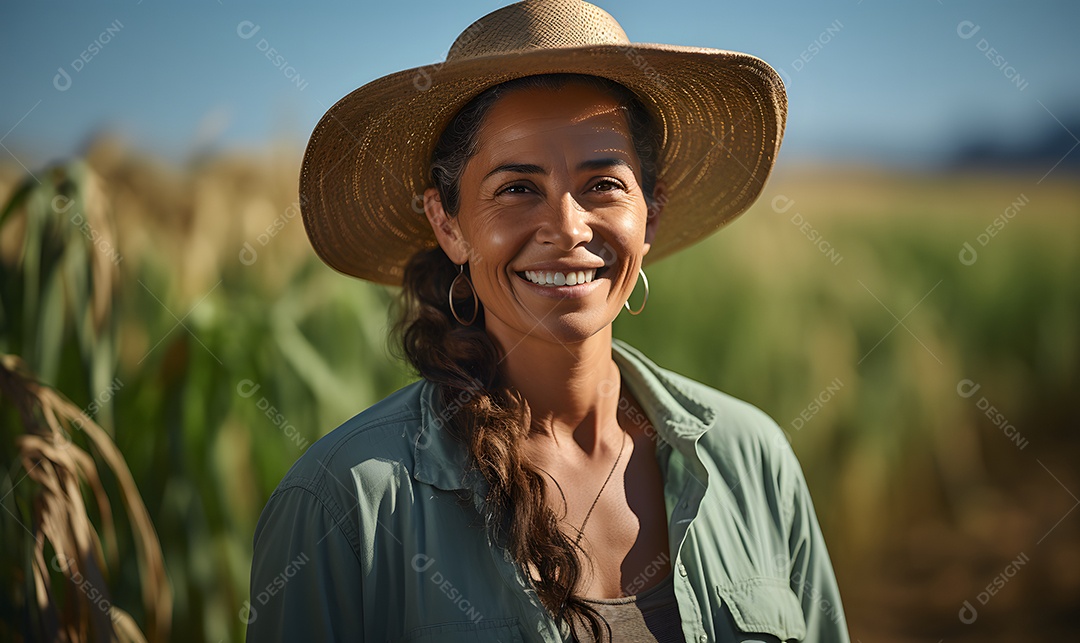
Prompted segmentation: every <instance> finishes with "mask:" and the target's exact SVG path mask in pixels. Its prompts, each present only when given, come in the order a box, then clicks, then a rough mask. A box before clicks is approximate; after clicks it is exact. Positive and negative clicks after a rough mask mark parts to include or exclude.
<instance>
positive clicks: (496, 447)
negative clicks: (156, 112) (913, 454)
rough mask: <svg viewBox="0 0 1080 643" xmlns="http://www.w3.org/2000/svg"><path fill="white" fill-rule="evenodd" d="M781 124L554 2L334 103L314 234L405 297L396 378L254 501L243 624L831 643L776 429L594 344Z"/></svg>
mask: <svg viewBox="0 0 1080 643" xmlns="http://www.w3.org/2000/svg"><path fill="white" fill-rule="evenodd" d="M785 115H786V101H785V97H784V94H783V87H782V84H781V83H780V80H779V78H778V77H777V75H776V73H775V72H774V71H773V70H772V69H771V68H770V67H768V65H766V64H765V63H763V62H761V61H760V60H758V59H756V58H753V57H751V56H747V55H745V54H737V53H733V52H721V51H716V50H701V49H691V48H685V47H674V46H665V45H632V44H630V43H629V42H628V41H627V39H626V36H625V34H623V32H622V29H621V28H620V27H619V25H618V23H616V22H615V21H614V19H613V18H611V16H609V15H608V14H606V13H604V12H603V11H602V10H600V9H598V8H597V7H594V6H592V5H590V4H587V3H584V2H580V1H578V0H534V1H530V2H524V3H519V4H516V5H511V6H509V7H505V8H503V9H500V10H498V11H496V12H494V13H492V14H490V15H488V16H485V17H484V18H481V19H480V20H479V21H477V22H476V23H474V24H473V25H472V26H471V27H469V29H467V30H466V31H465V32H464V33H463V34H462V35H461V36H460V37H459V38H458V40H457V41H456V42H455V44H454V46H453V47H452V48H451V50H450V53H449V54H448V56H447V62H446V63H443V64H441V65H438V66H436V67H434V68H425V69H420V70H411V71H407V72H401V73H398V74H393V75H391V76H387V77H384V78H382V79H379V80H377V81H375V82H373V83H370V84H369V85H366V86H365V87H362V88H360V89H359V90H357V91H356V92H353V93H352V94H350V95H349V96H347V97H346V98H344V99H343V100H342V101H340V102H339V103H338V104H337V105H335V106H334V107H333V108H332V109H331V110H329V111H328V112H327V114H326V115H325V116H324V117H323V119H322V120H321V121H320V123H319V125H318V126H317V128H316V130H315V132H314V134H313V135H312V139H311V142H310V144H309V146H308V150H307V152H306V155H305V160H304V167H303V170H302V174H301V198H302V203H303V204H304V206H303V214H304V221H305V225H306V228H307V231H308V234H309V237H310V238H311V241H312V244H313V246H314V248H315V249H316V251H317V252H318V254H319V255H320V256H321V257H322V258H323V260H324V261H326V262H327V263H328V264H329V265H331V266H332V267H334V268H335V269H337V270H339V271H341V272H343V273H345V274H349V275H352V276H356V277H360V278H363V279H369V280H372V281H376V282H380V283H388V284H398V283H400V284H401V285H402V286H403V290H402V302H401V303H402V307H401V316H400V319H399V322H398V325H397V331H398V336H399V338H400V340H401V348H402V352H403V354H404V356H405V357H406V358H407V359H408V360H409V361H410V363H411V364H412V365H413V366H414V367H415V368H416V370H417V372H418V373H419V374H420V375H421V379H420V380H419V381H417V382H416V383H414V384H412V385H409V386H406V387H405V388H403V389H401V390H399V391H398V392H396V393H394V394H393V395H391V396H390V397H388V398H387V399H385V400H383V401H381V402H380V403H378V404H376V405H375V406H373V407H371V408H369V409H367V410H366V411H364V412H362V413H360V414H359V415H357V416H356V417H354V418H353V419H351V420H349V421H348V422H346V423H345V424H344V425H342V426H341V427H339V428H338V429H336V430H335V431H333V432H332V433H330V434H329V435H327V436H326V437H324V438H323V439H322V440H320V441H319V442H318V443H316V444H315V445H313V446H312V447H311V449H309V450H308V452H307V453H306V454H305V455H304V456H303V457H302V458H301V459H300V460H299V461H298V462H297V463H296V465H295V466H294V467H293V468H292V469H291V470H290V471H289V473H288V474H287V475H286V476H285V478H284V480H283V481H282V483H281V484H280V486H279V487H278V489H277V490H276V491H275V493H274V494H273V496H272V497H271V498H270V500H269V502H268V503H267V506H266V509H265V510H264V512H263V515H262V518H261V519H260V522H259V526H258V528H257V530H256V534H255V557H254V561H253V564H252V586H251V595H252V598H251V601H250V605H249V606H246V611H245V612H243V615H244V616H245V617H246V618H247V619H248V621H249V629H248V634H249V638H250V639H251V640H257V641H264V640H283V641H285V640H290V641H291V640H298V639H311V640H342V641H356V640H366V641H386V640H394V641H399V640H400V641H450V642H453V641H537V642H540V641H547V642H551V641H560V640H569V639H573V640H614V641H701V642H704V641H743V640H759V641H760V640H770V641H776V640H791V639H794V640H806V641H847V633H846V629H845V625H844V620H843V612H842V609H841V607H840V601H839V596H838V592H837V588H836V582H835V579H834V577H833V573H832V569H831V565H830V562H829V559H828V555H827V553H826V550H825V546H824V543H823V541H822V537H821V533H820V530H819V528H818V525H817V521H816V518H815V516H814V511H813V507H812V505H811V502H810V498H809V494H808V492H807V489H806V485H805V482H804V481H803V478H802V474H801V471H800V469H799V466H798V463H797V461H796V460H795V458H794V455H793V454H792V453H791V451H790V449H789V448H788V447H787V443H786V441H784V440H783V436H782V433H781V431H780V429H779V428H778V427H777V426H776V425H775V423H773V422H772V421H771V420H770V419H768V417H767V416H765V415H764V414H763V413H761V412H760V411H758V410H756V409H754V408H753V407H751V406H749V405H747V404H746V403H743V402H739V401H736V400H734V399H732V398H730V397H728V396H726V395H724V394H722V393H720V392H718V391H715V390H713V389H711V388H709V387H707V386H705V385H703V384H700V383H697V382H693V381H691V380H688V379H686V378H684V377H681V376H679V375H676V374H674V373H671V372H669V371H666V370H664V369H662V368H660V367H658V366H656V365H655V364H654V363H652V362H651V361H650V360H649V359H647V358H646V357H645V356H643V355H642V354H641V353H639V352H638V351H636V350H635V349H633V348H632V347H630V346H628V345H626V344H624V343H622V342H619V341H617V340H613V339H612V335H611V322H612V320H613V319H614V318H615V317H616V316H617V315H618V314H619V312H620V309H622V308H623V307H626V308H627V309H628V310H630V312H631V313H634V314H636V313H640V312H641V310H642V308H644V306H645V304H646V301H647V297H648V282H647V281H646V279H645V273H644V271H643V270H642V264H643V260H644V258H645V257H646V256H649V257H650V258H655V257H658V256H663V255H665V254H669V253H671V252H673V251H675V250H677V249H679V248H681V247H684V246H686V245H689V244H691V243H693V242H695V241H697V240H699V239H701V238H702V237H704V236H705V235H707V234H709V233H710V232H712V231H714V230H715V229H716V228H717V227H719V226H720V225H722V224H723V223H725V222H726V221H729V220H730V219H732V218H733V217H735V216H737V215H738V214H739V213H741V212H742V211H744V210H745V209H746V208H747V207H748V206H749V205H750V203H752V202H753V200H754V199H755V198H756V197H757V195H758V194H759V193H760V191H761V189H762V186H763V184H764V181H765V178H766V176H767V174H768V172H769V170H770V169H771V166H772V163H773V159H774V158H775V154H776V151H777V148H778V147H779V143H780V138H781V136H782V133H783V125H784V119H785ZM410 206H411V207H410ZM421 213H422V214H423V217H424V218H421ZM424 219H426V221H425V220H424ZM688 278H697V279H700V277H692V276H691V277H688ZM639 280H640V282H641V284H642V289H643V291H644V293H643V295H642V300H641V302H640V303H637V304H636V305H635V306H634V309H631V306H630V304H629V302H628V300H629V299H630V298H631V296H632V293H633V291H634V290H635V286H636V284H637V283H638V282H639Z"/></svg>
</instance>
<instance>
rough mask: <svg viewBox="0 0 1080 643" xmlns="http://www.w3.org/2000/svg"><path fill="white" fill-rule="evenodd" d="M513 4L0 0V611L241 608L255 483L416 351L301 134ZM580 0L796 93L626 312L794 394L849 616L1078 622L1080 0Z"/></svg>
mask: <svg viewBox="0 0 1080 643" xmlns="http://www.w3.org/2000/svg"><path fill="white" fill-rule="evenodd" d="M501 4H503V3H502V2H492V1H483V2H480V1H464V2H458V3H436V2H420V1H413V2H408V1H404V2H396V3H380V4H377V5H368V6H365V5H360V4H357V3H350V4H346V3H319V4H315V3H312V4H311V5H309V6H306V7H304V8H303V9H302V10H301V9H299V8H297V7H294V6H292V7H286V6H284V5H283V4H280V3H276V4H270V3H258V4H256V3H248V4H236V3H231V2H217V3H214V2H206V3H195V4H188V5H184V6H180V5H176V6H159V5H156V4H154V3H142V2H135V1H132V2H124V3H111V4H109V5H107V6H100V5H88V4H81V3H80V4H76V3H74V2H56V3H40V4H26V5H20V6H13V7H9V8H8V9H7V10H6V12H5V13H6V19H5V20H4V21H2V23H0V86H2V87H3V90H4V100H3V101H2V102H0V133H3V134H2V136H0V148H2V149H0V204H3V206H4V209H3V211H2V213H0V270H2V276H0V354H4V355H8V357H4V358H3V360H2V363H0V366H2V368H0V422H2V429H0V432H2V436H0V444H2V449H3V451H2V457H3V464H4V474H3V477H2V478H0V498H2V499H0V504H2V506H3V508H4V509H5V511H3V512H0V531H2V533H3V538H4V543H5V544H4V548H3V550H4V551H3V553H2V554H0V557H2V560H0V577H2V579H3V583H4V587H3V591H4V595H5V599H4V601H3V606H2V607H0V615H2V620H0V638H2V639H4V640H8V639H17V638H18V636H19V633H20V632H22V633H27V632H29V633H31V634H30V638H31V639H35V638H44V637H54V638H63V637H67V638H68V639H70V640H78V639H88V640H108V637H109V636H110V634H109V633H108V632H110V631H116V632H118V634H116V636H117V637H118V638H120V639H121V640H142V639H143V638H145V639H147V640H151V641H154V640H157V641H164V640H176V641H223V640H242V639H243V631H244V627H245V619H246V618H247V617H248V616H247V614H248V613H247V611H246V603H245V602H246V601H248V600H249V588H248V573H249V570H250V559H251V539H252V533H253V530H254V526H255V523H256V521H257V519H258V516H259V512H260V511H261V509H262V507H263V505H264V503H265V501H266V499H267V497H268V496H269V494H270V492H271V491H272V490H273V488H274V487H275V485H276V484H277V482H278V481H279V480H280V479H281V477H282V475H284V473H285V471H286V470H287V469H288V467H289V466H290V465H291V463H292V462H294V461H295V460H296V458H297V457H299V456H300V455H301V454H302V453H303V451H304V450H305V449H306V448H307V446H309V445H310V444H311V443H312V442H313V441H314V440H316V439H318V438H319V437H320V436H322V435H324V434H325V433H327V432H329V431H330V430H331V429H333V428H334V427H336V426H337V425H338V424H340V423H341V422H342V421H344V420H345V419H347V418H349V417H351V416H352V415H354V414H355V413H357V412H359V411H360V410H362V409H364V408H366V407H367V406H368V405H370V404H372V403H374V402H375V401H377V400H379V399H381V398H382V397H384V396H385V395H387V394H388V393H390V392H392V391H393V390H395V389H397V388H398V387H400V386H402V385H404V384H406V383H408V382H410V381H412V379H413V376H412V375H411V374H410V373H409V372H408V369H407V368H405V367H404V366H403V365H402V364H400V363H398V362H396V361H395V360H394V359H393V358H392V357H391V356H390V355H389V353H388V350H387V343H386V332H387V326H388V317H387V312H388V305H389V302H390V301H391V299H392V297H393V296H394V291H393V290H392V289H387V288H384V287H381V286H373V285H369V284H366V283H361V282H359V281H356V280H350V279H346V278H344V277H342V276H340V275H337V274H336V273H334V272H333V271H332V270H331V269H329V268H327V267H325V266H324V265H322V264H321V263H320V262H319V261H318V260H317V259H316V258H315V257H314V255H313V253H312V252H311V250H310V247H309V246H308V244H307V240H306V236H305V234H304V230H303V224H302V223H301V222H300V220H299V217H298V216H297V215H298V214H299V206H298V204H297V191H296V190H297V175H298V169H299V161H300V157H301V154H302V152H303V146H304V144H305V143H306V140H307V136H308V135H309V134H310V132H311V129H312V128H313V127H314V125H315V123H316V121H317V120H318V118H319V117H320V116H321V115H322V114H323V112H324V111H325V110H326V109H328V108H329V107H330V106H331V105H332V104H333V103H334V102H335V101H336V100H338V99H339V98H341V97H342V96H343V95H345V94H346V93H348V92H349V91H351V90H352V89H355V88H356V87H358V86H360V85H362V84H364V83H366V82H368V81H370V80H373V79H375V78H377V77H379V76H382V75H384V74H387V73H391V72H395V71H399V70H402V69H407V68H412V67H419V66H422V65H434V64H437V63H438V62H439V61H441V60H443V59H444V57H445V54H446V51H447V49H448V48H449V46H450V43H451V42H452V41H453V39H454V38H455V37H456V36H457V34H458V33H460V32H461V31H462V30H464V29H465V28H466V27H467V26H468V25H469V24H470V23H472V22H473V21H474V20H476V19H478V18H480V17H481V16H483V15H484V14H486V13H487V12H489V11H492V10H494V9H496V8H498V7H499V6H501ZM599 4H600V5H601V6H603V7H604V8H605V9H607V10H608V11H609V12H611V13H612V14H613V15H614V16H615V17H616V18H617V19H618V20H619V21H620V22H621V24H622V25H623V27H624V28H625V30H626V32H627V33H628V34H629V36H630V38H631V40H634V41H637V42H664V43H677V44H686V45H697V46H703V47H715V48H721V49H734V50H740V51H746V52H749V53H753V54H755V55H758V56H760V57H762V58H764V59H765V60H767V61H768V62H770V63H771V64H772V65H773V66H774V67H776V68H777V69H778V70H779V71H780V73H781V75H782V76H783V78H784V80H785V83H786V85H787V88H788V92H789V99H790V119H789V122H788V129H787V133H786V136H785V142H784V146H783V149H782V150H781V155H780V160H779V163H778V165H777V168H776V170H775V172H774V174H773V177H772V179H771V180H770V182H769V184H768V186H767V187H766V190H765V193H764V194H763V196H762V197H761V199H760V200H759V201H758V202H757V204H756V205H755V206H754V207H753V208H752V209H751V210H750V212H748V213H747V214H745V215H743V217H741V218H740V219H738V220H737V221H736V222H734V223H733V224H731V225H730V226H729V228H727V229H726V230H725V231H723V232H722V233H721V234H718V235H716V236H714V237H711V238H710V239H709V240H707V241H706V242H704V243H702V244H699V245H698V246H695V247H694V248H692V249H690V250H688V251H686V252H683V253H681V254H679V255H677V256H675V257H672V258H670V259H667V260H665V261H663V262H661V263H658V264H656V265H654V266H653V267H651V268H650V270H649V278H650V283H651V286H652V288H651V296H650V299H649V304H648V309H647V310H646V311H645V313H644V314H643V315H641V316H640V317H634V318H630V317H628V316H623V317H620V318H619V319H618V320H617V321H616V330H615V333H616V336H618V337H621V338H623V339H626V340H628V341H629V342H631V343H632V344H634V345H636V346H637V347H639V348H640V349H642V350H643V351H644V352H645V353H646V354H647V355H649V356H651V357H652V358H653V359H654V360H655V361H657V362H658V363H659V364H661V365H662V366H665V367H668V368H671V369H673V370H676V371H678V372H681V373H683V374H686V375H688V376H690V377H693V378H695V379H698V380H700V381H703V382H706V383H708V384H710V385H713V386H715V387H717V388H719V389H721V390H724V391H726V392H728V393H731V394H733V395H735V396H737V397H741V398H743V399H746V400H748V401H750V402H752V403H754V404H756V405H757V406H759V407H761V408H762V409H764V410H765V411H766V412H768V413H769V414H770V415H771V416H772V417H773V418H775V419H776V421H777V422H778V423H779V424H780V426H781V427H783V428H784V430H785V431H786V432H787V434H788V437H789V439H790V440H791V443H792V446H793V448H794V450H795V452H796V453H797V454H798V456H799V458H800V460H801V462H802V464H803V467H804V470H805V473H806V477H807V480H808V483H809V485H810V489H811V492H812V494H813V497H814V499H815V503H816V506H817V511H818V515H819V518H820V520H821V523H822V527H823V530H824V532H825V536H826V539H827V542H828V543H829V547H830V553H831V555H832V558H833V562H834V565H835V567H836V572H837V576H838V579H839V582H840V588H841V592H842V595H843V599H844V602H845V608H846V610H847V616H848V621H849V626H850V630H851V635H852V640H853V641H854V640H860V641H863V642H864V643H870V642H882V643H885V642H907V641H1016V640H1033V639H1036V638H1038V639H1043V638H1046V639H1049V638H1051V637H1061V638H1062V639H1063V640H1071V639H1072V638H1075V633H1074V630H1075V622H1076V620H1077V618H1078V617H1080V511H1075V510H1076V509H1077V507H1078V506H1080V498H1078V494H1080V467H1078V466H1077V462H1080V433H1078V431H1077V428H1078V425H1080V413H1078V412H1077V410H1076V399H1077V395H1076V391H1077V390H1078V384H1080V383H1078V381H1077V375H1078V372H1080V344H1078V333H1077V329H1078V328H1080V284H1078V281H1077V275H1078V274H1080V218H1078V214H1080V182H1078V181H1077V179H1078V175H1080V150H1077V147H1078V146H1080V138H1078V135H1080V83H1077V82H1076V81H1077V74H1076V71H1075V69H1074V68H1073V67H1074V65H1073V61H1075V60H1078V59H1080V39H1077V38H1076V37H1075V31H1076V25H1077V24H1080V6H1078V5H1076V4H1075V3H1067V2H1064V1H1061V2H1042V3H1028V4H1025V5H1023V6H1020V5H1019V4H1018V3H1006V2H976V1H974V0H969V1H966V2H961V1H950V0H939V1H937V2H933V1H930V0H924V1H920V2H914V3H895V4H891V5H888V6H882V4H880V3H876V2H871V1H863V0H850V1H847V2H821V3H813V4H812V5H811V4H810V3H798V2H795V1H788V2H755V3H742V4H740V5H735V4H732V3H716V2H704V1H691V0H670V1H668V2H664V3H662V10H661V8H660V7H659V6H658V5H657V4H656V3H646V2H642V1H633V0H629V1H623V2H619V3H615V2H603V1H601V2H599ZM703 276H704V278H703ZM703 289H705V290H706V292H702V290H703ZM703 346H704V347H705V348H704V349H703V348H702V347H703ZM13 356H18V359H15V358H14V357H13ZM39 381H40V382H41V383H43V384H45V385H48V386H44V387H43V386H41V385H39V384H38V383H37V382H39ZM56 391H59V392H60V393H62V396H60V395H58V394H57V393H56ZM65 624H66V625H65Z"/></svg>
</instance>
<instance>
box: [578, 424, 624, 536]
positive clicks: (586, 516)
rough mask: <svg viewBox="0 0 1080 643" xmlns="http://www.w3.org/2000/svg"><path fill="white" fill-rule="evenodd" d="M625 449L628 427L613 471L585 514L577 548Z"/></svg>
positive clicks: (609, 473)
mask: <svg viewBox="0 0 1080 643" xmlns="http://www.w3.org/2000/svg"><path fill="white" fill-rule="evenodd" d="M625 450H626V429H623V434H622V446H620V447H619V455H618V456H616V457H615V464H613V465H611V471H608V474H607V478H604V484H602V485H601V486H600V491H598V492H597V493H596V498H595V499H594V500H593V501H592V506H591V507H589V512H588V513H586V514H585V520H583V521H581V528H580V529H578V535H577V539H576V540H575V541H574V548H575V549H576V548H577V546H578V544H579V543H581V537H582V536H584V535H585V525H586V523H588V522H589V517H590V516H592V512H593V509H596V503H598V502H600V496H601V495H602V494H603V493H604V489H606V488H607V484H608V482H609V481H610V480H611V476H613V475H614V474H615V469H617V468H618V467H619V460H621V459H622V454H623V451H625Z"/></svg>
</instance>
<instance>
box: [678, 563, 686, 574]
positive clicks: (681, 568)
mask: <svg viewBox="0 0 1080 643" xmlns="http://www.w3.org/2000/svg"><path fill="white" fill-rule="evenodd" d="M679 573H680V574H682V575H683V576H686V565H683V564H682V563H679Z"/></svg>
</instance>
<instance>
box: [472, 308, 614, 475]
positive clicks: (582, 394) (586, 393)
mask: <svg viewBox="0 0 1080 643" xmlns="http://www.w3.org/2000/svg"><path fill="white" fill-rule="evenodd" d="M491 331H492V329H490V328H489V332H491ZM492 335H493V338H495V340H496V341H498V342H500V343H501V344H502V346H503V347H504V351H505V358H504V360H503V363H502V366H501V367H502V369H503V372H504V373H505V375H506V377H507V379H508V380H509V382H510V384H511V385H512V386H514V387H515V388H516V389H517V390H518V391H519V392H520V393H521V394H522V396H523V397H524V398H525V399H526V400H527V401H528V403H529V409H530V411H531V412H532V432H531V434H530V439H536V440H537V442H538V443H539V444H538V445H543V444H544V443H548V442H550V444H547V445H546V446H554V447H559V448H562V447H573V446H574V445H575V444H576V445H577V447H578V448H580V449H581V450H582V451H584V452H585V454H586V455H592V454H594V453H598V452H597V449H599V448H600V447H601V446H602V445H603V446H605V448H612V445H614V448H616V449H617V448H618V447H619V445H620V443H621V442H620V440H621V438H622V436H621V432H622V429H621V428H619V425H618V421H617V416H618V409H619V391H620V388H621V379H620V374H619V368H618V366H617V365H616V364H615V361H614V360H613V359H612V357H611V326H610V325H608V326H607V327H606V328H604V329H603V330H601V331H600V332H598V333H596V334H595V335H593V336H591V337H589V338H587V339H585V340H583V341H580V342H575V343H559V342H555V341H545V340H544V339H541V338H537V337H534V336H531V335H530V336H525V337H516V338H514V341H513V342H510V343H504V342H503V340H502V339H501V338H500V337H499V336H498V334H497V333H492ZM514 342H516V343H514ZM511 347H512V348H511Z"/></svg>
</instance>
